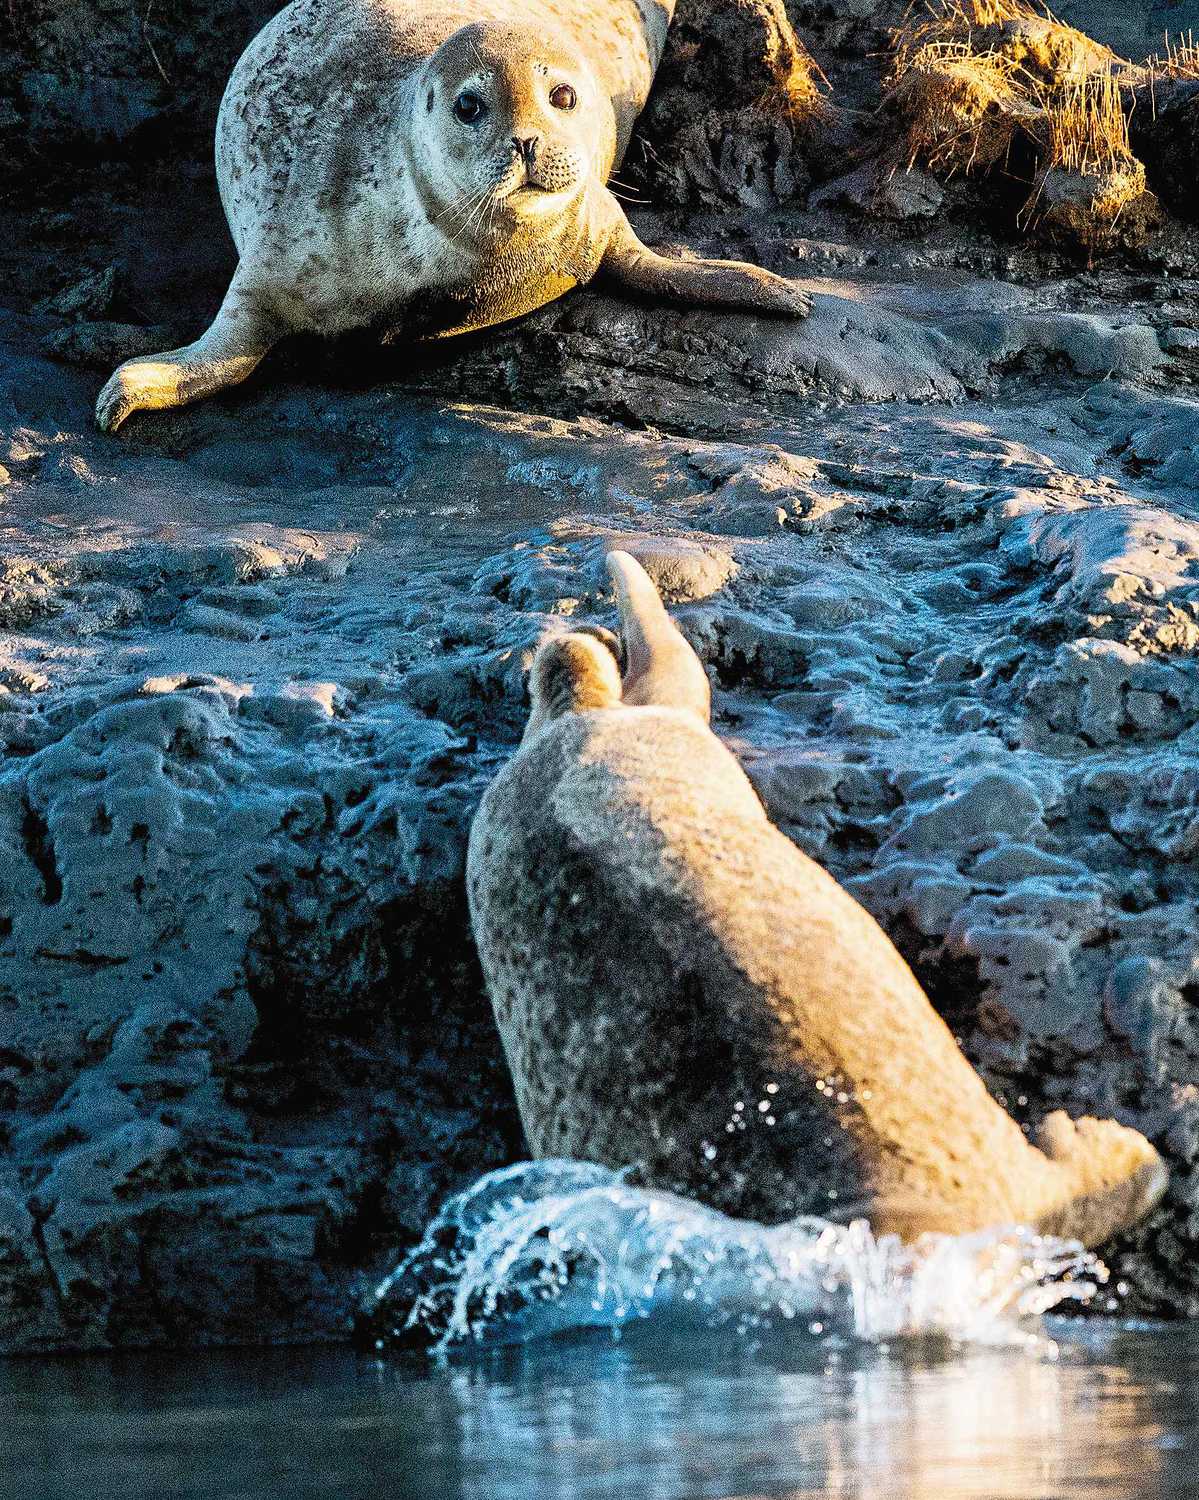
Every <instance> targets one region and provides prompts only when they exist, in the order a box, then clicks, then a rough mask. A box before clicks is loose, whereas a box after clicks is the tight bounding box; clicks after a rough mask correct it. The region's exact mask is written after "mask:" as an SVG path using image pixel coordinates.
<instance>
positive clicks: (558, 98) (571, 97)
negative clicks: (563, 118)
mask: <svg viewBox="0 0 1199 1500" xmlns="http://www.w3.org/2000/svg"><path fill="white" fill-rule="evenodd" d="M578 102H579V96H578V95H577V94H576V93H575V91H574V89H572V88H571V86H570V84H569V83H560V84H559V85H558V87H557V88H556V89H551V90H550V103H551V104H552V105H553V106H554V108H555V109H573V108H574V107H575V105H576V104H577V103H578Z"/></svg>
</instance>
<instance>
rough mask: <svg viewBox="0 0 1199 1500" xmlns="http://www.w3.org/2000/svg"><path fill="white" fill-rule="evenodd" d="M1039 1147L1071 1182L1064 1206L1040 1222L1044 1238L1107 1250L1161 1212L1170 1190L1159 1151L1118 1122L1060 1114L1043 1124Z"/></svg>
mask: <svg viewBox="0 0 1199 1500" xmlns="http://www.w3.org/2000/svg"><path fill="white" fill-rule="evenodd" d="M1036 1144H1037V1146H1038V1148H1039V1149H1040V1150H1041V1151H1043V1152H1044V1154H1045V1155H1046V1156H1047V1157H1048V1158H1049V1160H1050V1161H1052V1162H1055V1163H1056V1164H1057V1165H1059V1166H1060V1167H1061V1168H1062V1169H1063V1171H1064V1172H1065V1174H1066V1176H1067V1179H1068V1190H1067V1196H1066V1198H1065V1199H1064V1201H1062V1202H1061V1203H1060V1204H1057V1205H1054V1206H1053V1207H1051V1208H1050V1209H1049V1210H1048V1211H1047V1212H1045V1213H1043V1214H1042V1215H1041V1216H1040V1218H1039V1220H1038V1223H1037V1227H1038V1229H1040V1231H1041V1232H1042V1233H1043V1234H1056V1235H1060V1236H1061V1237H1062V1238H1063V1239H1073V1240H1080V1241H1081V1242H1082V1243H1083V1244H1084V1245H1088V1246H1094V1245H1102V1244H1103V1243H1104V1242H1105V1241H1106V1240H1109V1239H1111V1238H1112V1237H1113V1235H1117V1234H1120V1233H1122V1232H1123V1231H1124V1230H1126V1229H1130V1228H1131V1227H1132V1226H1133V1225H1134V1224H1137V1223H1139V1222H1140V1220H1141V1219H1143V1218H1144V1217H1145V1216H1146V1214H1148V1213H1149V1212H1150V1211H1151V1210H1152V1209H1154V1208H1156V1206H1157V1205H1158V1203H1160V1202H1161V1199H1162V1197H1163V1196H1164V1195H1165V1191H1166V1188H1167V1186H1168V1185H1169V1173H1168V1172H1167V1170H1166V1164H1165V1162H1164V1161H1163V1160H1162V1158H1161V1156H1160V1155H1159V1154H1158V1152H1157V1150H1156V1149H1155V1148H1154V1147H1153V1146H1152V1145H1151V1144H1150V1143H1149V1141H1147V1140H1146V1139H1145V1137H1144V1136H1143V1135H1141V1134H1140V1132H1139V1131H1136V1130H1132V1129H1130V1128H1129V1127H1128V1126H1127V1125H1121V1124H1119V1123H1118V1122H1117V1121H1115V1120H1096V1119H1094V1118H1093V1117H1091V1116H1090V1115H1084V1116H1082V1117H1081V1118H1079V1119H1077V1120H1072V1119H1071V1118H1070V1116H1069V1115H1067V1114H1066V1113H1065V1112H1064V1111H1063V1110H1060V1109H1059V1110H1054V1112H1053V1113H1052V1114H1051V1115H1047V1116H1046V1117H1045V1119H1044V1120H1043V1121H1042V1122H1041V1127H1040V1129H1039V1130H1038V1132H1037V1136H1036Z"/></svg>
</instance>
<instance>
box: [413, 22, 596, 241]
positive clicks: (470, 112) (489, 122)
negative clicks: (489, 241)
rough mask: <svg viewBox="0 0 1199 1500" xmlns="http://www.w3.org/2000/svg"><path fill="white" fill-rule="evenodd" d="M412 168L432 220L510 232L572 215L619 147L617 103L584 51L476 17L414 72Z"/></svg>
mask: <svg viewBox="0 0 1199 1500" xmlns="http://www.w3.org/2000/svg"><path fill="white" fill-rule="evenodd" d="M413 95H414V97H413V110H414V120H413V127H414V128H413V130H412V132H411V133H410V135H409V139H412V140H419V141H420V150H419V151H417V152H414V153H413V163H412V164H413V170H414V174H415V180H416V183H417V186H418V189H419V191H420V193H421V197H422V201H423V203H424V206H425V208H426V211H427V212H428V214H429V218H430V221H431V222H435V223H438V224H443V225H444V224H445V221H446V220H447V219H449V218H452V220H453V222H452V223H449V224H448V226H447V227H448V232H449V233H450V234H451V236H453V235H454V233H455V225H456V226H457V229H458V231H459V232H461V231H462V230H464V228H465V226H466V225H468V224H469V225H470V232H471V234H472V236H475V237H478V236H480V235H481V236H488V235H490V236H492V237H494V238H503V237H505V236H506V235H509V234H511V233H512V232H513V231H514V230H515V229H517V228H519V226H520V225H521V224H523V223H525V222H529V221H531V222H532V223H534V224H535V225H536V232H538V233H542V232H544V230H543V226H544V223H545V221H546V219H547V218H552V217H553V216H555V215H563V214H567V213H570V212H571V211H572V205H573V204H574V203H575V201H576V200H577V199H578V198H579V197H580V196H581V195H582V194H583V193H584V192H585V190H586V188H587V185H588V183H589V182H591V181H592V180H595V181H598V182H599V184H600V185H601V186H602V185H603V182H604V181H605V180H606V178H607V174H608V171H609V170H610V167H611V162H612V157H613V154H614V152H615V149H616V121H615V116H614V114H613V110H612V104H611V101H610V100H609V99H608V97H607V95H606V94H605V93H604V92H603V91H602V90H601V89H600V88H599V86H598V84H597V83H596V80H595V78H594V75H593V74H592V72H591V69H590V68H589V67H588V66H587V63H586V60H585V58H584V57H583V56H582V55H581V54H580V53H578V52H577V51H575V50H574V49H572V48H570V47H567V46H564V45H562V44H561V42H555V40H554V38H552V37H544V36H540V35H539V34H538V33H537V32H536V31H535V30H534V29H533V28H532V27H529V26H503V25H499V24H496V23H487V22H476V23H474V24H472V25H470V26H464V27H463V28H462V29H461V30H459V31H456V32H455V33H454V34H453V35H452V36H451V37H449V38H448V39H447V40H446V41H445V42H443V43H442V45H441V46H440V47H439V48H438V49H437V50H436V52H434V53H433V55H432V56H431V57H430V58H429V60H428V61H427V63H426V64H425V66H424V68H423V69H422V70H421V72H420V73H419V74H418V76H417V79H416V82H415V88H414V91H413Z"/></svg>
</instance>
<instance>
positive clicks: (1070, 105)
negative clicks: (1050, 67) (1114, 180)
mask: <svg viewBox="0 0 1199 1500" xmlns="http://www.w3.org/2000/svg"><path fill="white" fill-rule="evenodd" d="M1037 94H1038V96H1039V97H1038V103H1039V105H1040V109H1041V122H1042V126H1041V128H1042V130H1043V133H1044V134H1043V139H1044V145H1045V165H1046V166H1047V167H1066V168H1067V169H1068V170H1070V171H1072V172H1086V173H1095V172H1107V171H1111V170H1112V169H1113V168H1114V167H1117V166H1120V165H1122V164H1123V163H1125V162H1128V161H1131V160H1133V159H1134V158H1133V155H1132V150H1131V148H1130V146H1129V144H1128V118H1127V116H1126V115H1125V113H1124V91H1123V89H1122V87H1121V85H1120V82H1119V80H1118V79H1117V78H1116V76H1115V75H1114V74H1113V73H1112V71H1111V69H1110V68H1109V69H1108V70H1107V71H1105V72H1096V73H1088V74H1086V75H1085V76H1084V77H1082V78H1071V79H1069V80H1067V81H1066V82H1065V83H1062V84H1059V85H1057V86H1056V87H1054V88H1047V87H1044V86H1042V87H1040V88H1039V89H1038V90H1037Z"/></svg>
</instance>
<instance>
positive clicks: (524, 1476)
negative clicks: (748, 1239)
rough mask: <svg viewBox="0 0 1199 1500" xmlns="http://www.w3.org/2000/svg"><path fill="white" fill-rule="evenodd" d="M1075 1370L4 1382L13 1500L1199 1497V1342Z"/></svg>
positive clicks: (593, 1349) (757, 1369)
mask: <svg viewBox="0 0 1199 1500" xmlns="http://www.w3.org/2000/svg"><path fill="white" fill-rule="evenodd" d="M1050 1332H1051V1333H1052V1334H1053V1335H1054V1336H1055V1338H1056V1339H1057V1342H1058V1346H1059V1350H1060V1352H1059V1355H1058V1357H1057V1358H1056V1359H1054V1358H1052V1357H1046V1356H1041V1357H1033V1356H1031V1355H1029V1354H1028V1353H1027V1352H1025V1351H1023V1350H1017V1349H1012V1348H1007V1349H994V1348H984V1349H968V1350H964V1351H962V1350H959V1351H957V1352H952V1351H949V1350H944V1349H943V1350H941V1351H940V1352H938V1351H936V1350H933V1349H930V1348H929V1347H927V1346H925V1347H924V1348H920V1347H915V1346H901V1345H894V1346H892V1347H891V1348H885V1347H884V1348H879V1347H878V1346H875V1345H869V1344H860V1343H858V1344H854V1343H846V1344H844V1345H842V1346H840V1347H838V1346H835V1345H833V1344H831V1343H830V1341H829V1340H828V1339H819V1338H812V1337H810V1336H808V1335H807V1334H804V1335H802V1336H795V1337H789V1338H787V1339H785V1340H781V1341H778V1342H775V1343H772V1344H769V1345H761V1344H759V1345H756V1346H755V1345H754V1344H753V1343H751V1342H748V1341H746V1340H744V1339H734V1338H712V1337H709V1338H707V1339H702V1340H697V1339H695V1338H693V1337H688V1338H685V1339H672V1338H669V1337H665V1336H663V1335H662V1334H661V1333H660V1332H655V1331H654V1329H653V1328H652V1327H643V1328H641V1329H639V1330H638V1331H637V1332H636V1333H635V1334H626V1335H624V1336H623V1337H621V1338H620V1339H613V1337H612V1335H611V1334H610V1333H592V1334H588V1335H576V1336H573V1337H571V1338H568V1339H556V1340H555V1339H550V1340H543V1341H539V1342H537V1343H534V1344H531V1345H524V1346H520V1347H517V1348H508V1349H502V1350H496V1351H494V1352H492V1353H490V1354H487V1355H479V1354H475V1355H474V1356H473V1357H472V1358H471V1359H469V1360H462V1359H460V1358H457V1359H454V1360H452V1361H450V1362H446V1363H441V1364H438V1363H435V1362H431V1361H429V1360H427V1359H425V1358H424V1357H421V1356H407V1357H404V1358H402V1359H398V1360H389V1361H387V1362H376V1361H374V1360H372V1359H369V1358H366V1357H364V1356H356V1355H353V1354H351V1353H349V1352H347V1351H321V1350H290V1351H289V1350H278V1351H270V1352H266V1353H259V1352H254V1353H248V1352H247V1353H238V1352H229V1353H222V1354H206V1355H156V1356H153V1357H150V1356H124V1357H121V1358H112V1359H109V1358H90V1359H78V1360H23V1361H13V1362H10V1363H8V1364H6V1365H0V1453H2V1454H3V1455H4V1457H3V1459H2V1461H0V1463H2V1468H0V1473H2V1478H0V1494H2V1495H3V1496H4V1497H5V1500H7V1497H9V1496H11V1497H14V1500H16V1497H20V1500H57V1497H60V1496H61V1497H70V1500H77V1497H78V1496H79V1495H80V1494H81V1493H82V1494H85V1495H87V1494H97V1495H103V1496H111V1497H112V1500H171V1497H182V1496H188V1497H191V1496H196V1497H201V1496H203V1497H218V1496H219V1497H222V1500H240V1497H245V1500H265V1497H278V1500H290V1497H293V1496H294V1497H300V1496H303V1497H308V1496H321V1497H330V1496H337V1497H356V1496H370V1497H372V1500H384V1497H389V1496H391V1497H403V1500H450V1497H458V1496H461V1497H476V1496H477V1497H489V1500H491V1497H494V1500H534V1497H535V1500H540V1497H545V1500H558V1497H561V1500H567V1497H569V1500H601V1497H603V1500H608V1497H613V1500H615V1497H622V1500H624V1497H634V1496H646V1497H650V1496H652V1497H654V1500H676V1497H677V1500H684V1497H686V1500H701V1497H713V1500H715V1497H734V1496H736V1497H751V1496H752V1497H755V1500H758V1497H767V1496H779V1497H781V1496H788V1497H795V1500H798V1497H801V1496H813V1497H814V1496H818V1495H823V1496H832V1497H844V1500H850V1497H853V1500H904V1497H925V1496H927V1497H930V1500H933V1497H936V1500H966V1497H969V1500H1006V1497H1030V1500H1033V1497H1035V1500H1054V1497H1062V1500H1096V1497H1112V1500H1141V1497H1144V1500H1149V1497H1166V1496H1183V1495H1187V1496H1193V1495H1194V1494H1195V1493H1196V1477H1195V1470H1196V1461H1197V1459H1199V1422H1197V1419H1196V1399H1195V1396H1194V1390H1195V1385H1196V1379H1197V1377H1199V1336H1197V1334H1196V1333H1195V1332H1194V1331H1192V1330H1191V1329H1188V1328H1168V1329H1167V1328H1148V1327H1143V1326H1142V1327H1130V1326H1123V1325H1119V1324H1115V1323H1110V1322H1108V1323H1098V1322H1091V1323H1088V1324H1081V1323H1066V1322H1065V1321H1064V1320H1058V1321H1056V1322H1052V1323H1051V1324H1050Z"/></svg>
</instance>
